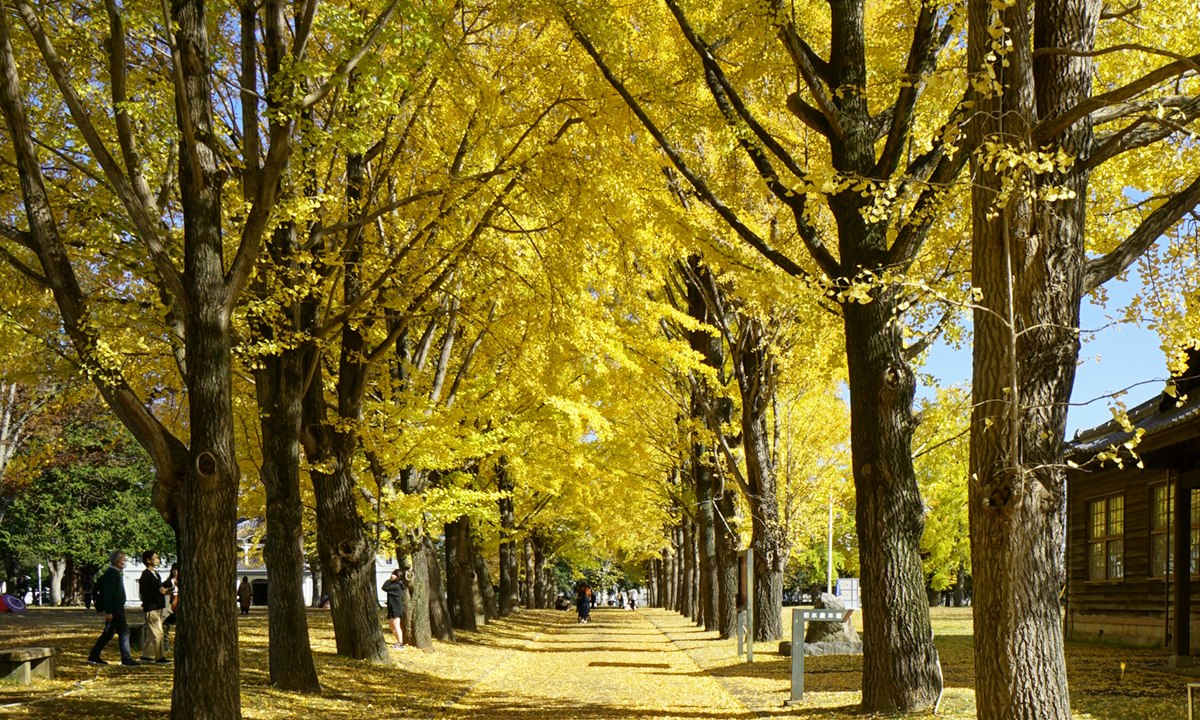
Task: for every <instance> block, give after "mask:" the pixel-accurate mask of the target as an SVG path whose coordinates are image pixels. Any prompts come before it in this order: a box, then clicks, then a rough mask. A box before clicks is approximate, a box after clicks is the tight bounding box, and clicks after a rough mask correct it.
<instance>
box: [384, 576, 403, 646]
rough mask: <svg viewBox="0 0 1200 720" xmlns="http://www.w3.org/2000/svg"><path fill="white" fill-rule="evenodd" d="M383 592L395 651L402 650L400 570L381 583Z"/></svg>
mask: <svg viewBox="0 0 1200 720" xmlns="http://www.w3.org/2000/svg"><path fill="white" fill-rule="evenodd" d="M383 591H384V592H385V593H387V618H388V624H389V625H391V628H392V634H394V635H395V636H396V644H395V645H392V647H393V648H395V649H396V650H403V649H404V630H403V628H401V627H400V620H401V619H402V618H403V617H404V573H403V572H402V571H401V570H400V568H396V569H395V570H393V571H392V576H391V577H389V578H388V579H387V580H386V581H384V583H383Z"/></svg>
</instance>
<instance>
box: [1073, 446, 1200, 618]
mask: <svg viewBox="0 0 1200 720" xmlns="http://www.w3.org/2000/svg"><path fill="white" fill-rule="evenodd" d="M1167 478H1168V473H1167V471H1165V470H1157V469H1147V470H1138V469H1136V468H1132V467H1130V466H1128V465H1126V468H1125V469H1124V470H1118V469H1117V468H1106V469H1103V470H1100V471H1097V472H1093V473H1088V474H1083V473H1078V472H1073V473H1071V477H1070V480H1069V486H1068V487H1069V489H1068V494H1067V499H1068V508H1067V612H1068V613H1076V614H1077V615H1080V616H1085V615H1099V616H1108V617H1156V618H1159V619H1162V618H1163V609H1164V606H1165V603H1166V596H1167V588H1166V587H1165V583H1164V582H1163V580H1161V579H1153V580H1152V579H1150V578H1149V575H1150V486H1151V485H1153V484H1156V483H1160V482H1165V481H1166V480H1167ZM1117 494H1123V495H1124V496H1125V577H1124V579H1123V580H1119V581H1104V582H1089V581H1088V579H1087V572H1088V567H1087V520H1088V517H1087V506H1088V503H1089V502H1090V501H1091V500H1094V499H1096V498H1100V497H1106V496H1110V495H1117ZM1185 562H1186V560H1185ZM1192 585H1193V588H1192V595H1193V597H1195V598H1200V581H1197V580H1196V579H1193V581H1192ZM1173 610H1174V608H1173V603H1172V612H1173ZM1191 614H1192V617H1193V618H1200V602H1193V603H1192V613H1191Z"/></svg>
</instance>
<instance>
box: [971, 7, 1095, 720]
mask: <svg viewBox="0 0 1200 720" xmlns="http://www.w3.org/2000/svg"><path fill="white" fill-rule="evenodd" d="M986 5H987V4H986V3H980V2H978V0H972V2H970V3H969V13H970V18H971V27H970V33H969V40H968V47H969V50H968V64H969V67H970V68H971V69H972V71H984V70H985V68H986V67H987V65H989V64H992V63H991V61H990V60H989V59H988V58H987V52H988V51H987V50H985V49H984V48H985V46H986V45H987V43H988V41H987V39H986V37H985V32H984V27H983V26H980V27H979V28H976V27H975V23H976V22H988V21H989V20H990V18H991V15H992V14H993V13H994V12H995V11H994V9H988V8H987V7H985V6H986ZM1029 11H1030V3H1029V2H1028V0H1020V1H1018V2H1017V3H1016V4H1015V5H1013V6H1012V7H1011V8H1009V9H1006V10H1002V11H1000V13H1001V14H1000V18H999V19H1000V21H1002V22H1004V23H1005V24H1007V25H1009V27H1010V28H1011V34H1010V37H1011V38H1012V41H1013V43H1014V45H1013V48H1012V52H1011V53H1009V54H1006V55H1005V62H1004V63H1003V66H1002V65H1001V64H1000V63H994V66H995V72H996V79H997V81H998V82H1000V83H1001V84H1002V85H1003V87H1004V91H1003V94H1002V95H996V96H995V97H984V96H980V97H978V99H977V101H976V103H977V110H976V113H977V114H976V115H975V116H973V123H972V127H971V133H972V135H971V141H972V142H978V141H983V140H991V139H993V138H994V139H996V141H997V142H998V143H1000V144H1011V145H1013V146H1017V145H1019V146H1020V147H1021V152H1028V148H1029V147H1030V146H1031V145H1033V143H1032V142H1031V140H1032V137H1031V135H1032V133H1031V131H1032V129H1033V127H1034V125H1035V124H1036V123H1037V122H1038V120H1039V118H1050V117H1054V116H1056V115H1059V114H1061V113H1062V112H1063V111H1064V110H1067V109H1069V108H1071V107H1073V106H1075V105H1077V104H1079V103H1081V102H1083V101H1084V100H1086V99H1087V98H1088V97H1089V96H1090V95H1091V84H1092V71H1093V61H1092V59H1091V58H1090V57H1072V56H1068V55H1056V54H1052V55H1047V56H1044V57H1041V58H1038V59H1037V60H1034V59H1033V56H1032V51H1033V49H1034V47H1036V48H1049V47H1054V48H1060V47H1063V48H1070V49H1072V50H1078V51H1080V52H1081V54H1084V55H1086V53H1087V52H1088V51H1090V50H1092V49H1093V48H1094V46H1095V30H1096V24H1097V22H1098V20H1099V14H1100V11H1101V3H1099V2H1096V1H1094V0H1088V1H1084V0H1079V1H1074V2H1058V3H1052V2H1037V3H1036V18H1035V19H1034V24H1033V25H1032V26H1031V24H1030V12H1029ZM1031 39H1032V42H1031ZM1036 146H1037V147H1039V148H1045V149H1046V150H1048V151H1050V150H1051V149H1053V150H1058V149H1061V150H1062V151H1064V152H1065V153H1066V155H1067V156H1069V157H1073V158H1081V160H1079V161H1077V162H1076V163H1075V165H1074V167H1072V168H1070V169H1067V170H1064V171H1062V172H1055V173H1047V174H1044V175H1040V176H1037V177H1035V178H1028V177H1025V176H1015V180H1016V183H1017V184H1016V188H1017V192H1015V193H1014V194H1013V196H1012V197H1011V198H1010V199H1008V201H1007V202H1006V203H1004V205H1003V206H1002V207H998V202H997V195H998V193H999V192H1000V191H1001V188H1002V185H1003V187H1009V186H1011V183H1012V182H1013V179H1014V178H1013V177H1007V178H1006V177H1005V174H1006V173H1007V172H1008V171H1006V170H999V171H998V170H997V169H996V168H994V167H991V166H988V165H985V164H983V163H980V162H979V161H978V159H977V158H975V157H973V159H972V165H973V176H974V177H975V178H976V182H975V183H974V184H973V185H972V208H973V212H972V219H973V233H972V236H973V240H972V247H973V248H974V250H973V252H972V267H971V272H972V283H973V284H974V285H975V286H976V287H978V288H980V290H981V291H982V293H983V297H982V300H981V301H980V304H981V305H982V306H983V307H984V308H987V312H985V311H983V310H980V309H977V310H975V313H974V321H975V343H974V353H973V355H974V369H973V375H972V378H973V380H972V397H973V399H974V401H975V405H974V410H973V412H972V418H971V460H970V471H971V477H972V482H971V483H970V484H969V488H970V494H969V510H970V523H971V558H972V569H973V579H974V580H975V583H974V588H975V592H974V598H973V603H972V604H973V606H974V613H973V615H974V618H975V634H976V637H987V638H989V642H986V643H977V644H976V647H975V664H976V669H977V671H976V694H977V699H978V703H979V714H980V716H981V717H989V718H990V717H997V718H999V717H1004V718H1008V717H1012V718H1026V717H1035V716H1036V717H1038V718H1046V719H1048V720H1067V719H1068V718H1070V717H1071V710H1070V697H1069V694H1068V687H1067V675H1066V665H1065V659H1064V652H1063V637H1062V622H1061V619H1060V615H1059V612H1060V607H1059V593H1060V591H1061V590H1062V587H1063V584H1064V580H1065V567H1064V561H1063V555H1064V554H1063V547H1064V545H1065V541H1066V534H1065V531H1066V484H1065V476H1064V474H1063V472H1062V469H1061V468H1062V466H1063V460H1062V447H1063V436H1064V431H1065V427H1066V414H1067V402H1068V400H1069V399H1070V394H1071V388H1072V385H1073V384H1074V378H1075V366H1076V361H1077V359H1078V354H1079V339H1078V334H1077V333H1076V329H1077V328H1078V327H1079V304H1080V299H1081V297H1082V294H1083V281H1084V279H1083V271H1084V264H1085V262H1086V260H1087V258H1086V255H1085V253H1084V223H1085V218H1086V205H1085V203H1086V200H1087V197H1088V188H1087V185H1088V177H1089V170H1088V168H1087V166H1086V165H1085V164H1084V163H1083V161H1082V158H1086V157H1088V155H1089V154H1090V152H1091V148H1092V127H1091V121H1090V120H1089V119H1086V118H1085V119H1083V120H1081V121H1079V122H1077V123H1075V124H1074V125H1072V126H1071V127H1069V128H1067V129H1066V130H1064V131H1063V132H1062V133H1060V134H1059V135H1058V136H1056V137H1052V138H1046V139H1045V140H1042V141H1039V142H1037V143H1036ZM1035 183H1036V185H1044V186H1046V187H1060V188H1065V189H1067V190H1070V191H1072V192H1073V193H1074V197H1073V198H1063V199H1060V200H1057V201H1053V202H1047V201H1044V200H1040V199H1039V200H1031V199H1030V195H1032V194H1034V193H1035V192H1036V187H1035V186H1034V185H1033V184H1035ZM1013 388H1016V391H1015V392H1014V391H1013ZM1017 619H1019V620H1017Z"/></svg>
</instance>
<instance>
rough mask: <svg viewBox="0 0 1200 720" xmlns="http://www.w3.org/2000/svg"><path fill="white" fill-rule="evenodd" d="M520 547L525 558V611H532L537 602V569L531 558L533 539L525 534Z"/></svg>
mask: <svg viewBox="0 0 1200 720" xmlns="http://www.w3.org/2000/svg"><path fill="white" fill-rule="evenodd" d="M521 547H522V552H523V553H524V556H525V584H524V592H525V609H526V610H533V609H534V608H535V607H537V600H536V599H535V598H536V597H537V593H535V592H534V583H535V578H536V577H537V568H536V563H535V561H534V557H533V537H531V536H530V535H528V534H526V535H525V539H524V542H523V544H522V546H521Z"/></svg>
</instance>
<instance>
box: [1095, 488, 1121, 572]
mask: <svg viewBox="0 0 1200 720" xmlns="http://www.w3.org/2000/svg"><path fill="white" fill-rule="evenodd" d="M1123 577H1125V496H1124V495H1114V496H1113V497H1107V498H1100V499H1099V500H1092V501H1091V502H1089V503H1088V580H1120V579H1121V578H1123Z"/></svg>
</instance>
